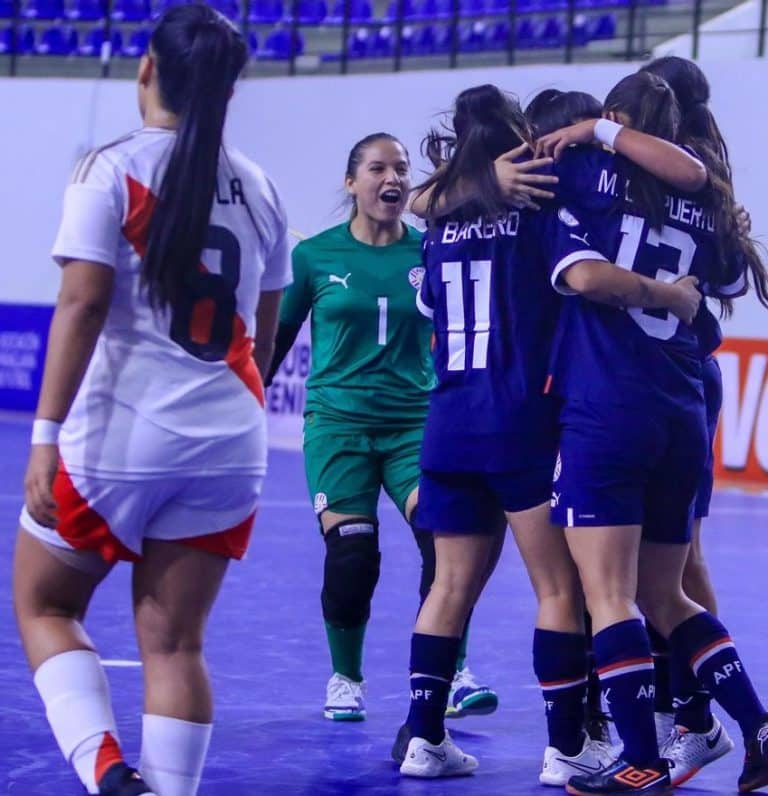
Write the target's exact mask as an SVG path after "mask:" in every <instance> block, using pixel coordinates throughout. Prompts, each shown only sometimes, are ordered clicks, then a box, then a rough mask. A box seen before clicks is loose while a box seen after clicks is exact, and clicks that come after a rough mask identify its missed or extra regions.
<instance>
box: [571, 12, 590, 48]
mask: <svg viewBox="0 0 768 796" xmlns="http://www.w3.org/2000/svg"><path fill="white" fill-rule="evenodd" d="M589 38H590V30H589V20H588V19H587V17H585V16H584V14H576V16H575V17H574V18H573V27H572V28H571V44H573V46H574V47H585V46H586V45H587V44H588V42H589Z"/></svg>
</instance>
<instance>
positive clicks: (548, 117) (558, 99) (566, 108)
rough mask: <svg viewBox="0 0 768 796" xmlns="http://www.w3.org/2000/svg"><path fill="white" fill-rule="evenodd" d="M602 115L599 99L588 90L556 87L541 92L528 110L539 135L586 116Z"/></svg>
mask: <svg viewBox="0 0 768 796" xmlns="http://www.w3.org/2000/svg"><path fill="white" fill-rule="evenodd" d="M602 115H603V106H602V104H601V103H600V100H598V99H597V98H596V97H593V96H592V95H591V94H587V92H586V91H560V90H559V89H556V88H548V89H545V90H544V91H540V92H539V93H538V94H537V95H536V96H535V97H534V98H533V99H532V100H531V101H530V102H529V103H528V106H527V107H526V109H525V118H526V119H528V123H529V124H530V125H531V128H532V129H533V132H534V134H535V135H536V137H537V138H539V137H541V136H542V135H547V133H553V132H554V131H555V130H559V129H560V128H561V127H568V126H569V125H571V124H575V123H576V122H579V121H582V120H583V119H599V118H600V117H601V116H602Z"/></svg>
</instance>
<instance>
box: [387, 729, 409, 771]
mask: <svg viewBox="0 0 768 796" xmlns="http://www.w3.org/2000/svg"><path fill="white" fill-rule="evenodd" d="M410 741H411V728H410V727H409V726H408V725H407V724H403V726H402V727H401V728H400V729H399V730H398V731H397V737H396V738H395V742H394V743H393V744H392V759H393V760H394V761H395V763H397V765H398V766H400V765H402V764H403V760H405V753H406V752H407V751H408V744H409V743H410Z"/></svg>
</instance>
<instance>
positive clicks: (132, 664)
mask: <svg viewBox="0 0 768 796" xmlns="http://www.w3.org/2000/svg"><path fill="white" fill-rule="evenodd" d="M101 664H102V666H111V667H112V668H114V669H134V668H136V667H140V666H141V661H127V660H121V659H120V658H102V659H101Z"/></svg>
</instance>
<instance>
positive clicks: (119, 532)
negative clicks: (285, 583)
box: [20, 466, 262, 562]
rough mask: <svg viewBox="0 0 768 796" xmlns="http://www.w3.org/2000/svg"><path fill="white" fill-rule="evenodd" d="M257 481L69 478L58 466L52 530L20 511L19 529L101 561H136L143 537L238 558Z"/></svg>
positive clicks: (249, 525)
mask: <svg viewBox="0 0 768 796" xmlns="http://www.w3.org/2000/svg"><path fill="white" fill-rule="evenodd" d="M261 483H262V478H261V476H253V475H232V476H205V477H191V476H168V477H167V478H163V479H158V478H155V479H150V480H145V481H114V480H107V479H103V478H97V477H94V476H90V475H89V476H70V475H69V473H67V471H66V469H65V468H64V467H63V466H60V468H59V471H58V472H57V474H56V477H55V479H54V484H53V496H54V499H55V500H56V504H57V516H58V524H57V527H56V530H53V529H51V528H46V527H44V526H43V525H40V524H39V523H38V522H36V521H35V520H34V519H33V518H32V516H31V515H30V514H29V512H28V511H27V508H26V506H25V507H24V508H23V509H22V512H21V517H20V522H21V525H22V527H23V528H24V529H25V530H27V531H28V532H29V533H31V534H32V535H34V536H36V537H38V538H39V539H40V540H42V541H44V542H46V543H48V544H53V545H56V546H58V547H64V548H70V549H75V550H90V551H94V552H98V553H99V554H100V555H101V557H102V558H103V559H104V560H105V561H109V562H112V561H117V560H128V561H135V560H137V559H138V558H140V557H141V552H142V543H143V541H144V539H159V540H163V541H175V542H181V543H183V544H188V545H190V546H193V547H197V548H200V549H203V550H207V551H208V552H211V553H217V554H219V555H223V556H226V557H228V558H242V557H243V555H244V554H245V551H246V549H247V547H248V541H249V538H250V533H251V528H252V527H253V521H254V518H255V515H256V509H257V507H258V500H259V493H260V491H261Z"/></svg>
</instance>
